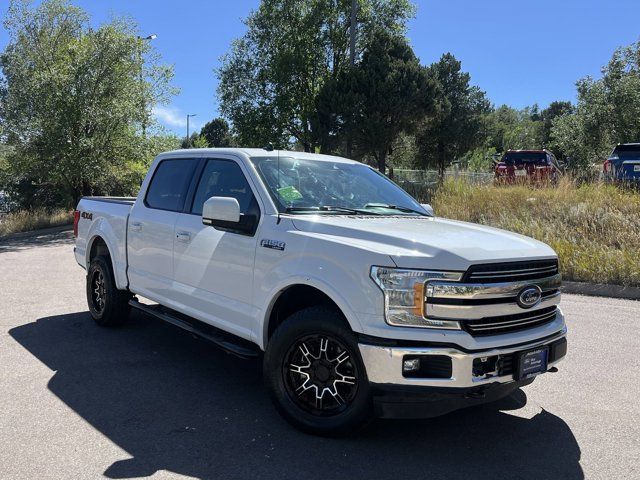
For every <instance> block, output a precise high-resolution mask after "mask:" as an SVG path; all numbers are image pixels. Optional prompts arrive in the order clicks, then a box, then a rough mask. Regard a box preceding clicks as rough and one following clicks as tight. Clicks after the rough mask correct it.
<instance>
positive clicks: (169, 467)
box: [0, 232, 640, 480]
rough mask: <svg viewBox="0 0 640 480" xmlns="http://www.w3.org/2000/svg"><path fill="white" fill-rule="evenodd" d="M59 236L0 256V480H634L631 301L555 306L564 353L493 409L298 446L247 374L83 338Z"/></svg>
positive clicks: (162, 350)
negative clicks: (551, 369) (565, 327)
mask: <svg viewBox="0 0 640 480" xmlns="http://www.w3.org/2000/svg"><path fill="white" fill-rule="evenodd" d="M71 249H72V241H71V235H70V232H63V233H57V234H49V235H46V236H44V237H41V238H27V239H24V238H23V239H19V240H14V241H12V242H11V241H9V242H7V241H5V242H4V243H2V244H0V479H21V478H25V479H27V478H28V479H36V478H37V479H49V478H56V479H81V478H82V479H84V478H87V479H94V478H102V477H103V476H104V477H108V478H140V477H146V476H152V477H153V478H186V477H195V478H222V479H232V478H233V479H235V478H237V479H250V478H260V479H267V478H278V479H287V478H292V479H305V480H307V479H322V480H328V479H367V480H372V479H380V478H393V479H394V480H395V479H404V478H407V479H412V480H417V479H422V478H424V479H427V478H428V479H439V478H442V479H444V478H447V479H455V478H464V479H472V478H487V479H498V478H505V479H516V478H523V479H525V478H526V479H535V480H541V479H561V478H564V479H576V478H583V477H586V478H590V479H596V478H602V479H614V478H615V479H620V478H635V479H637V478H640V466H639V464H640V414H639V413H638V409H639V407H640V401H639V400H638V399H639V398H640V362H639V360H638V359H639V358H640V348H639V347H640V302H633V301H621V300H609V299H600V298H588V297H581V296H571V295H566V296H565V297H564V298H563V301H562V304H563V308H564V310H565V312H566V314H567V316H568V319H569V327H570V329H571V331H570V334H571V336H570V351H569V355H568V358H567V360H565V362H563V363H562V364H561V365H560V371H559V373H556V374H547V375H543V376H542V377H540V378H538V379H537V380H536V382H535V383H534V384H533V385H531V386H529V387H526V388H525V389H524V391H520V392H518V394H516V395H514V396H513V397H512V398H509V399H507V400H506V401H504V402H502V403H501V405H500V409H498V408H497V407H495V406H493V407H489V406H485V407H477V408H473V409H467V410H464V411H460V412H456V413H453V414H450V415H447V416H445V417H441V418H437V419H432V420H424V421H404V422H400V421H377V422H375V423H374V424H372V425H371V426H370V427H368V428H367V429H366V430H365V431H363V432H362V433H360V434H359V435H358V436H356V437H353V438H349V439H341V440H330V439H322V438H316V437H312V436H308V435H304V434H301V433H299V432H297V431H295V430H293V429H292V428H290V427H289V426H288V425H287V424H285V423H284V422H283V421H282V420H281V419H280V418H279V417H278V415H277V414H276V413H275V411H274V409H273V408H272V406H271V404H270V403H269V400H268V398H267V396H266V395H265V391H264V389H263V387H262V385H261V380H260V367H259V364H258V363H257V362H252V361H243V360H238V359H235V358H234V357H232V356H229V355H226V354H224V353H222V352H220V351H219V350H217V349H216V348H215V347H213V346H211V345H208V344H207V343H206V342H204V341H201V340H197V339H194V338H192V337H190V336H189V335H188V334H186V333H183V332H182V331H180V330H177V329H175V328H174V327H172V326H170V325H165V324H162V323H161V322H159V321H156V320H154V319H151V318H148V317H145V316H142V315H136V316H134V317H133V318H132V320H131V321H130V323H129V324H128V325H127V326H126V327H124V328H121V329H117V330H108V329H101V328H98V327H97V326H95V325H94V324H93V322H92V321H91V319H90V318H89V314H88V313H87V308H86V305H85V299H84V282H83V280H84V278H83V271H82V270H81V269H80V267H78V266H77V265H76V264H75V262H74V260H73V257H72V254H71Z"/></svg>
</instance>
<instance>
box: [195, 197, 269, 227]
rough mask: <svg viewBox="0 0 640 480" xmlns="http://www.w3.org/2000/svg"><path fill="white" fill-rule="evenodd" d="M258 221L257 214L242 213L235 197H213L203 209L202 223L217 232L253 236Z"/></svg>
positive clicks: (205, 203)
mask: <svg viewBox="0 0 640 480" xmlns="http://www.w3.org/2000/svg"><path fill="white" fill-rule="evenodd" d="M258 221H259V216H258V215H257V214H255V213H240V204H239V203H238V200H237V199H235V198H233V197H211V198H210V199H209V200H207V201H206V202H204V205H203V207H202V223H204V224H205V225H211V226H212V227H213V228H215V229H216V230H222V231H225V232H232V233H239V234H241V235H253V234H254V233H256V229H257V228H258Z"/></svg>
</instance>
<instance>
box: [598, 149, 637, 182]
mask: <svg viewBox="0 0 640 480" xmlns="http://www.w3.org/2000/svg"><path fill="white" fill-rule="evenodd" d="M603 172H604V178H605V180H608V181H613V182H626V183H635V184H639V185H640V143H619V144H618V145H616V146H615V147H614V148H613V150H612V152H611V155H609V158H607V159H606V160H605V161H604V165H603Z"/></svg>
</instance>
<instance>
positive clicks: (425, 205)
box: [420, 203, 435, 217]
mask: <svg viewBox="0 0 640 480" xmlns="http://www.w3.org/2000/svg"><path fill="white" fill-rule="evenodd" d="M420 205H421V206H422V208H424V209H425V210H426V211H427V213H428V214H429V215H431V216H432V217H434V216H435V213H433V207H432V206H431V205H429V204H428V203H421V204H420Z"/></svg>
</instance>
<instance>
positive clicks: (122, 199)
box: [82, 197, 136, 205]
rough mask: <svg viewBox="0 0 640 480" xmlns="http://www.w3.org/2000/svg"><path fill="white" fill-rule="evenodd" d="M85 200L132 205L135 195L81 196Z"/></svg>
mask: <svg viewBox="0 0 640 480" xmlns="http://www.w3.org/2000/svg"><path fill="white" fill-rule="evenodd" d="M82 198H83V199H86V200H91V201H94V202H106V203H119V204H124V205H133V204H134V203H135V201H136V197H82Z"/></svg>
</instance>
